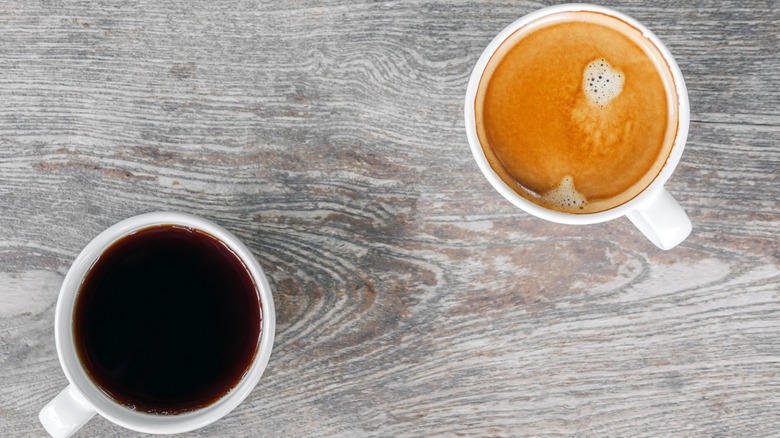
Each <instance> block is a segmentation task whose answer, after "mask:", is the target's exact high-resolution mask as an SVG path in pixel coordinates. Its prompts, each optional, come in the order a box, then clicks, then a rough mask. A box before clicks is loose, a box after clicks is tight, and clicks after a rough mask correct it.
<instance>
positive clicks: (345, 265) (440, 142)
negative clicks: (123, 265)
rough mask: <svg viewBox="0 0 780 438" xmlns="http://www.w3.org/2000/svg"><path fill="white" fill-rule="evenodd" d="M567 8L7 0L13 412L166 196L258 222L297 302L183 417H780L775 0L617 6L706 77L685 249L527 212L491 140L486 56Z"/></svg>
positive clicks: (35, 429) (696, 116) (48, 380)
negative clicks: (84, 281) (85, 280)
mask: <svg viewBox="0 0 780 438" xmlns="http://www.w3.org/2000/svg"><path fill="white" fill-rule="evenodd" d="M546 4H549V2H546V1H544V2H530V1H455V0H451V1H443V2H418V1H393V2H373V1H372V2H368V1H353V0H348V1H345V0H336V1H267V2H255V1H239V0H235V1H230V2H215V1H171V0H133V1H121V2H115V1H42V0H0V436H2V437H17V436H42V435H44V433H45V432H44V430H43V428H42V427H41V426H40V424H39V423H38V419H37V414H38V411H39V410H40V409H41V408H42V407H43V406H44V404H45V403H46V402H48V401H49V400H50V399H51V398H52V397H54V396H55V395H56V394H57V393H58V392H59V391H60V390H61V389H62V388H63V387H64V386H65V385H66V383H67V382H66V379H65V377H64V375H63V373H62V371H61V369H60V367H59V363H58V361H57V355H56V349H55V345H54V333H53V320H54V306H55V302H56V299H57V294H58V289H59V286H60V283H61V282H62V279H63V277H64V275H65V273H66V271H67V269H68V267H69V266H70V263H71V262H72V261H73V259H74V258H75V256H76V255H77V254H78V252H79V251H80V250H81V249H82V248H83V247H84V245H86V243H87V242H89V240H91V239H92V238H93V237H94V236H95V235H97V234H98V233H99V232H100V231H102V230H103V229H105V228H106V227H108V226H109V225H111V224H113V223H115V222H117V221H119V220H121V219H124V218H126V217H129V216H132V215H135V214H139V213H143V212H148V211H155V210H175V211H183V212H189V213H193V214H197V215H200V216H203V217H205V218H208V219H211V220H214V221H216V222H217V223H219V224H221V225H223V226H224V227H226V228H227V229H229V230H230V231H232V232H234V233H235V234H236V235H237V236H239V237H240V238H241V239H242V240H243V241H244V242H246V244H247V245H248V246H249V247H250V248H251V249H252V251H253V252H254V254H255V255H256V256H257V258H258V259H259V260H260V262H261V264H262V265H263V267H264V268H265V269H266V271H267V274H268V276H269V278H270V281H271V284H272V287H273V290H274V294H275V297H274V299H275V302H276V306H277V313H278V315H277V317H278V328H277V338H276V339H277V341H276V345H275V349H274V352H273V355H272V357H271V362H270V364H269V367H268V369H267V371H266V373H265V375H264V377H263V379H262V380H261V382H260V384H259V385H258V386H257V388H256V389H255V390H254V392H253V393H252V394H251V396H250V397H249V398H248V399H247V400H246V401H245V402H244V403H243V404H242V405H241V406H239V407H238V408H237V409H236V410H235V411H234V412H232V413H231V414H229V415H228V416H227V417H225V418H224V419H222V420H221V421H218V422H217V423H214V424H213V425H211V426H208V427H206V428H204V429H201V430H199V431H196V432H193V433H189V434H186V436H250V435H251V436H291V437H314V436H347V437H351V436H454V435H468V436H473V435H478V436H524V435H532V436H568V435H573V436H583V437H590V436H593V437H596V436H598V437H601V436H746V437H758V436H767V437H770V436H775V437H776V436H780V286H778V284H779V283H780V250H779V246H780V245H779V244H778V241H779V238H780V208H779V207H780V205H779V201H778V200H779V199H780V184H779V181H778V174H780V92H779V91H778V89H779V88H780V50H779V47H780V6H779V3H778V2H777V1H772V0H769V1H760V0H745V1H693V2H667V1H659V2H643V1H616V2H607V4H608V5H610V6H614V7H616V8H618V9H620V10H622V11H624V12H626V13H628V14H630V15H633V16H634V17H636V18H638V19H639V20H640V21H642V22H643V23H645V24H646V25H647V26H648V27H649V28H651V29H652V30H654V31H655V32H656V33H657V34H658V35H659V37H660V38H661V39H662V40H663V41H665V42H666V43H667V45H668V46H669V48H670V50H671V52H672V53H673V54H674V55H675V57H676V59H677V61H678V63H679V65H680V67H681V69H682V71H683V73H684V75H685V78H686V81H687V84H688V90H689V93H690V100H691V108H692V123H691V128H690V136H689V140H688V143H687V147H686V151H685V154H684V156H683V159H682V162H681V164H680V166H679V167H678V169H677V172H676V173H675V174H674V175H673V177H672V179H671V180H670V181H669V183H668V185H667V187H668V188H669V190H670V191H671V192H672V193H673V194H674V195H675V196H676V197H677V199H678V200H679V201H680V203H681V205H682V206H683V207H684V208H685V209H686V210H687V212H688V214H689V215H690V217H691V219H692V221H693V226H694V230H693V234H692V235H691V236H690V237H689V238H688V240H686V241H685V242H684V243H683V244H682V245H681V246H680V247H679V248H676V249H674V250H672V251H669V252H663V251H660V250H658V249H656V248H655V247H654V246H652V244H650V243H649V242H648V241H646V240H645V239H644V238H643V237H642V236H641V235H640V234H639V232H638V231H637V230H635V229H634V228H633V226H632V225H631V224H630V223H629V222H628V221H627V220H625V219H620V220H616V221H612V222H609V223H605V224H599V225H591V226H584V227H570V226H564V225H555V224H551V223H547V222H544V221H541V220H538V219H534V218H532V217H530V216H528V215H527V214H524V213H523V212H521V211H519V210H517V209H516V208H514V207H513V206H512V205H510V204H509V203H508V202H507V201H505V200H504V199H503V198H501V197H500V195H498V194H497V193H496V192H495V191H494V190H493V189H492V188H491V187H490V186H489V184H488V183H487V182H486V180H485V179H484V178H483V177H482V175H481V173H480V172H479V170H478V168H477V166H476V164H475V163H474V160H473V159H472V157H471V153H470V151H469V148H468V144H467V142H466V137H465V133H464V126H463V120H462V119H463V117H462V113H463V96H464V93H465V89H466V83H467V80H468V76H469V74H470V72H471V69H472V67H473V65H474V63H475V62H476V60H477V58H478V57H479V55H480V53H481V51H482V49H483V48H484V47H485V46H486V45H487V43H488V42H489V41H490V40H491V39H492V38H493V36H494V35H495V34H496V33H498V31H499V30H501V29H502V28H503V27H504V26H506V25H507V24H509V23H510V22H512V21H514V20H515V19H517V18H518V17H520V16H522V15H524V14H526V13H528V12H531V11H532V10H534V9H537V8H539V7H541V6H543V5H546ZM77 436H82V437H86V436H123V437H124V436H138V434H136V433H133V432H131V431H128V430H125V429H122V428H120V427H118V426H115V425H113V424H111V423H109V422H108V421H106V420H104V419H102V418H99V417H96V418H94V419H93V420H91V421H90V422H89V423H88V424H87V426H85V427H84V428H83V429H82V430H81V431H80V432H79V433H78V435H77Z"/></svg>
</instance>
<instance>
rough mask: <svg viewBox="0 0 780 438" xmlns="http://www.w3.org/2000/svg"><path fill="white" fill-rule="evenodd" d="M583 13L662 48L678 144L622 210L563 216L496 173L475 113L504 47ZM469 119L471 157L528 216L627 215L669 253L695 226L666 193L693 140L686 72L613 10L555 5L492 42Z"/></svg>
mask: <svg viewBox="0 0 780 438" xmlns="http://www.w3.org/2000/svg"><path fill="white" fill-rule="evenodd" d="M578 11H590V12H597V13H602V14H606V15H609V16H612V17H615V18H617V19H619V20H622V21H623V22H625V23H628V24H629V25H630V26H632V27H634V28H636V29H638V30H639V31H640V32H641V33H642V34H643V35H644V37H646V38H647V39H648V40H649V41H650V42H651V43H652V44H653V45H654V46H655V47H656V48H657V49H658V51H659V52H660V53H661V55H662V56H663V58H664V61H665V62H666V64H667V66H668V69H669V70H670V72H671V76H672V80H673V82H674V92H675V93H677V104H678V108H677V114H678V118H679V120H678V129H677V135H676V137H675V139H674V145H673V146H672V149H671V152H670V154H669V157H668V158H667V160H666V164H665V165H664V167H663V168H662V169H661V172H660V173H659V174H658V175H657V176H656V178H655V180H653V182H652V183H651V184H650V185H649V186H647V187H646V188H645V189H644V191H642V192H641V193H640V194H639V195H637V196H636V197H634V198H633V199H631V200H630V201H628V202H626V203H624V204H622V205H619V206H617V207H614V208H611V209H609V210H605V211H601V212H597V213H586V214H571V213H563V212H559V211H555V210H551V209H547V208H544V207H542V206H540V205H537V204H534V203H533V202H531V201H529V200H527V199H525V198H523V197H522V196H520V195H518V194H517V193H516V192H515V191H514V190H512V189H511V188H510V187H509V186H507V185H506V183H505V182H504V181H503V180H502V179H501V178H500V177H499V176H498V175H497V174H496V172H495V171H494V170H493V168H491V167H490V164H489V163H488V160H487V158H486V157H485V152H484V151H483V149H482V146H481V144H480V141H479V137H478V136H477V126H476V118H475V112H474V105H475V101H476V97H477V88H478V87H479V82H480V80H481V78H482V75H483V73H484V71H485V68H486V67H487V64H488V61H489V60H490V58H491V56H493V53H495V51H496V50H497V49H498V48H499V46H500V45H501V43H503V42H504V41H505V40H506V39H507V38H508V37H509V36H510V35H512V34H513V33H514V32H516V31H518V30H519V29H521V28H523V27H524V26H526V25H528V24H529V23H532V22H533V23H539V22H540V21H537V20H544V19H546V18H549V17H551V16H553V15H555V14H559V13H564V12H578ZM668 91H671V90H667V92H668ZM465 116H466V135H467V136H468V140H469V145H470V146H471V152H472V153H473V155H474V158H475V159H476V161H477V165H478V166H479V168H480V170H481V171H482V173H483V174H484V175H485V177H486V178H487V180H488V181H489V182H490V184H491V185H492V186H493V188H495V189H496V190H497V191H498V192H499V193H500V194H501V195H502V196H503V197H504V198H506V199H507V200H509V201H510V202H511V203H512V204H514V205H515V206H517V207H519V208H521V209H522V210H524V211H526V212H527V213H529V214H532V215H534V216H536V217H539V218H542V219H546V220H549V221H552V222H558V223H562V224H573V225H584V224H593V223H598V222H604V221H608V220H612V219H615V218H618V217H621V216H627V217H628V218H629V219H630V220H631V222H633V224H634V225H635V226H636V227H637V228H639V230H640V231H641V232H642V233H644V235H645V236H646V237H647V238H648V239H649V240H650V241H651V242H653V243H654V244H655V245H656V246H658V247H659V248H661V249H664V250H667V249H671V248H673V247H675V246H677V245H678V244H679V243H680V242H682V241H683V240H685V238H686V237H688V235H689V234H690V232H691V228H692V226H691V221H690V219H688V215H687V214H685V211H683V209H682V208H681V207H680V205H679V204H678V203H677V201H676V200H675V199H674V198H673V197H672V195H671V194H670V193H669V192H668V191H666V189H665V188H664V184H665V183H666V181H667V180H668V179H669V177H670V176H671V175H672V172H673V171H674V169H675V167H677V163H679V162H680V157H681V156H682V152H683V148H684V147H685V141H686V139H687V137H688V125H689V123H690V108H689V106H688V92H687V90H686V88H685V82H684V80H683V76H682V73H681V72H680V68H679V67H678V66H677V63H676V62H675V61H674V58H672V55H671V53H669V50H668V49H667V48H666V47H665V46H664V45H663V43H661V41H660V40H659V39H658V37H656V36H655V35H654V34H653V33H652V32H650V30H648V29H647V28H646V27H644V26H643V25H642V24H641V23H639V22H638V21H636V20H634V19H633V18H631V17H629V16H627V15H625V14H622V13H620V12H617V11H615V10H613V9H609V8H605V7H602V6H594V5H588V4H563V5H557V6H550V7H547V8H543V9H539V10H537V11H535V12H532V13H530V14H528V15H526V16H524V17H522V18H520V19H519V20H517V21H515V22H514V23H512V24H510V25H509V26H507V27H506V28H505V29H504V30H503V31H501V33H499V34H498V35H497V36H496V37H495V38H494V39H493V41H491V42H490V44H489V45H488V46H487V48H486V49H485V51H484V52H482V56H480V58H479V60H478V61H477V64H476V66H475V67H474V71H473V72H472V73H471V79H470V80H469V85H468V89H467V91H466V104H465Z"/></svg>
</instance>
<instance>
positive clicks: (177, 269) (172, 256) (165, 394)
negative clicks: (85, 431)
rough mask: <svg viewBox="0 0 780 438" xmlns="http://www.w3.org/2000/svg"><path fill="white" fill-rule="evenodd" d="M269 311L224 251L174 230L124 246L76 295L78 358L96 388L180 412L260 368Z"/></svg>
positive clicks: (137, 405) (156, 409) (128, 402)
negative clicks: (264, 319)
mask: <svg viewBox="0 0 780 438" xmlns="http://www.w3.org/2000/svg"><path fill="white" fill-rule="evenodd" d="M260 324H261V308H260V301H259V297H258V294H257V290H256V286H255V283H254V280H253V278H252V276H251V275H250V273H249V271H248V270H247V269H246V267H245V266H244V264H243V263H242V261H241V260H240V259H239V258H238V256H237V255H236V254H235V253H233V252H232V251H231V250H230V249H229V248H228V247H227V246H226V245H225V244H224V243H222V242H220V241H219V240H217V239H216V238H214V237H213V236H211V235H209V234H206V233H204V232H201V231H198V230H192V229H189V228H184V227H179V226H172V225H165V226H157V227H150V228H146V229H143V230H141V231H138V232H135V233H134V234H131V235H129V236H126V237H123V238H122V239H120V240H118V241H117V242H115V243H114V244H112V246H111V247H109V248H108V249H107V250H106V251H105V252H104V253H103V254H102V255H101V256H100V258H99V259H98V260H97V261H96V262H95V264H94V265H93V266H92V268H91V269H90V270H89V272H88V274H87V276H86V278H85V279H84V281H83V282H82V284H81V287H80V290H79V293H78V295H77V297H76V303H75V313H74V325H73V330H74V338H75V345H76V351H77V353H78V356H79V359H80V361H81V363H82V364H83V365H84V367H85V369H86V370H87V374H88V375H89V377H90V378H91V379H92V380H93V382H94V383H95V384H96V385H97V386H98V387H99V388H100V389H101V390H102V391H104V392H105V393H106V394H107V395H109V396H110V397H112V398H113V399H114V400H116V401H117V402H119V403H121V404H123V405H125V406H127V407H129V408H131V409H134V410H138V411H143V412H148V413H154V414H178V413H182V412H187V411H192V410H195V409H198V408H201V407H204V406H207V405H209V404H211V403H213V402H215V401H217V400H218V399H219V398H221V397H222V396H224V395H225V394H226V393H227V392H228V391H230V389H232V388H233V387H234V386H235V385H236V384H237V383H238V382H239V381H240V380H241V378H242V377H243V375H244V374H245V373H246V371H247V370H248V369H249V366H250V365H251V363H252V361H253V359H254V355H255V352H256V350H257V347H258V342H259V339H260Z"/></svg>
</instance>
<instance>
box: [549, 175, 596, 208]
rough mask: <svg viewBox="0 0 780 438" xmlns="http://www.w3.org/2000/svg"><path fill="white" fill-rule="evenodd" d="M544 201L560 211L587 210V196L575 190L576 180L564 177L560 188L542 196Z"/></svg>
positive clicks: (559, 185)
mask: <svg viewBox="0 0 780 438" xmlns="http://www.w3.org/2000/svg"><path fill="white" fill-rule="evenodd" d="M542 200H543V201H545V202H547V203H548V204H550V205H552V206H553V207H555V208H556V209H558V210H565V211H567V210H568V211H578V210H582V209H583V208H585V203H586V201H585V196H583V195H582V193H580V192H578V191H577V189H575V188H574V178H572V177H571V176H565V177H563V180H561V183H560V184H558V187H556V188H554V189H552V190H550V191H548V192H547V193H545V194H544V195H542Z"/></svg>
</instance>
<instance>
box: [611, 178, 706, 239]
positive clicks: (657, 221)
mask: <svg viewBox="0 0 780 438" xmlns="http://www.w3.org/2000/svg"><path fill="white" fill-rule="evenodd" d="M626 216H627V217H628V219H629V220H630V221H631V222H632V223H633V224H634V225H635V226H636V227H637V228H639V231H641V232H642V234H644V235H645V237H647V238H648V239H650V241H651V242H653V243H654V244H655V246H657V247H659V248H661V249H663V250H668V249H672V248H674V247H675V246H677V245H678V244H680V242H682V241H683V240H685V238H686V237H688V235H689V234H691V228H692V225H691V220H690V219H689V218H688V215H687V214H685V211H684V210H683V209H682V207H680V204H678V203H677V201H676V200H675V199H674V197H673V196H672V195H671V193H669V192H668V191H667V190H666V189H665V188H663V187H661V190H658V191H657V192H656V193H655V195H653V196H652V197H651V198H650V199H649V200H648V201H647V202H645V203H643V204H640V205H639V206H638V207H637V208H635V209H634V210H631V211H629V212H628V213H627V214H626Z"/></svg>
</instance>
